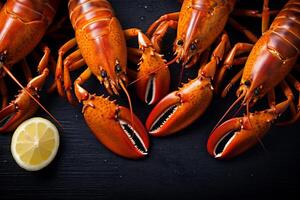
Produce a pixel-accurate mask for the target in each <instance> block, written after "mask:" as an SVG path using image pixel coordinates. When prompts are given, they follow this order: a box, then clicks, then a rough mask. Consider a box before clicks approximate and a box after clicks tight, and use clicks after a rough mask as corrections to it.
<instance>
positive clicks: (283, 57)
mask: <svg viewBox="0 0 300 200" xmlns="http://www.w3.org/2000/svg"><path fill="white" fill-rule="evenodd" d="M295 5H297V1H295V0H293V1H289V3H287V4H286V6H285V7H284V9H283V10H282V11H281V12H280V13H279V14H278V16H277V17H276V18H275V20H274V22H273V23H272V25H271V27H270V29H269V30H268V31H267V32H265V33H264V34H263V35H262V36H261V38H260V39H259V40H258V41H257V43H256V44H255V45H254V47H253V50H252V51H251V53H250V55H249V59H248V60H247V62H246V64H245V68H244V73H243V76H242V80H241V84H242V85H244V84H245V83H246V82H249V81H250V83H251V85H250V87H249V89H248V91H249V92H248V93H247V94H246V97H245V99H247V98H250V96H251V95H253V94H254V91H255V90H257V91H259V93H258V92H256V94H257V95H256V97H255V98H256V99H259V98H261V97H263V96H265V94H266V93H267V92H269V91H270V89H272V88H274V87H275V86H276V85H278V83H280V82H281V81H282V80H283V79H284V78H285V77H286V76H287V74H289V72H290V71H291V69H292V68H293V67H294V65H295V63H296V61H297V59H298V56H299V52H300V25H299V24H297V23H296V22H295V19H294V18H293V17H292V18H291V17H290V16H296V14H297V13H298V14H299V13H300V8H298V9H297V6H296V7H295ZM242 87H244V86H242ZM257 88H258V89H257ZM241 90H243V88H241ZM255 101H256V100H255Z"/></svg>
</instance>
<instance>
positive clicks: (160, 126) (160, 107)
mask: <svg viewBox="0 0 300 200" xmlns="http://www.w3.org/2000/svg"><path fill="white" fill-rule="evenodd" d="M212 97H213V90H212V86H211V81H210V79H209V78H204V77H198V78H196V79H194V80H192V81H190V82H189V83H187V84H185V85H183V87H182V88H179V90H178V91H174V92H172V93H170V94H169V95H167V96H166V97H165V98H163V99H162V100H161V101H160V102H159V103H158V104H157V105H156V106H155V107H154V109H153V110H152V112H151V113H150V115H149V116H148V118H147V122H146V128H147V130H148V131H149V133H150V134H152V135H153V136H166V135H170V134H172V133H175V132H177V131H179V130H181V129H183V128H185V127H187V126H188V125H190V124H191V123H192V122H193V121H195V120H196V119H197V118H199V117H200V116H201V115H202V114H203V113H204V112H205V110H206V109H207V107H208V106H209V104H210V102H211V100H212Z"/></svg>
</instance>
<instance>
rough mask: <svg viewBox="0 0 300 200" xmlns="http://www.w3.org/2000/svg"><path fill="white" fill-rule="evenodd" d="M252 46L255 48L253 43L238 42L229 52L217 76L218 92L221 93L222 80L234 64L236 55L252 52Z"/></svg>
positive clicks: (216, 87)
mask: <svg viewBox="0 0 300 200" xmlns="http://www.w3.org/2000/svg"><path fill="white" fill-rule="evenodd" d="M252 48H253V44H249V43H237V44H235V45H234V47H233V48H232V50H231V51H230V52H229V53H228V55H227V57H226V59H225V60H224V63H223V66H222V68H221V69H220V71H219V73H218V75H217V78H216V81H215V89H216V93H219V91H220V86H221V82H222V80H223V79H224V76H225V73H226V71H227V70H228V69H230V67H231V66H232V64H233V62H234V57H235V56H236V55H239V54H242V53H246V52H250V51H251V50H252Z"/></svg>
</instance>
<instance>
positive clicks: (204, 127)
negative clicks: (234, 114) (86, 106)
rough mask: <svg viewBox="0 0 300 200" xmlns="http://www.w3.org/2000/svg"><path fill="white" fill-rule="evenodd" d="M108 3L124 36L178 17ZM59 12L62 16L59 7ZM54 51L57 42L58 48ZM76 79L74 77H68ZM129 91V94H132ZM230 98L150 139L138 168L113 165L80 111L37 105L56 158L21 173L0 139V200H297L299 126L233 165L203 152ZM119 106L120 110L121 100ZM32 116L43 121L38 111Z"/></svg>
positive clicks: (235, 37) (132, 0)
mask: <svg viewBox="0 0 300 200" xmlns="http://www.w3.org/2000/svg"><path fill="white" fill-rule="evenodd" d="M110 2H111V3H112V5H113V7H114V9H115V11H116V14H117V16H118V18H119V19H120V21H121V23H122V25H123V27H124V28H129V27H140V28H141V29H142V30H146V28H147V27H148V26H149V25H150V24H151V22H153V21H154V20H155V19H157V18H158V17H159V16H160V15H162V14H164V13H168V12H174V11H177V10H179V9H180V4H179V3H178V2H177V1H175V0H164V1H163V0H126V1H125V0H111V1H110ZM283 2H285V1H278V0H274V1H271V7H272V8H274V7H277V8H280V7H281V6H282V3H283ZM237 6H239V7H250V6H251V7H252V8H257V9H261V7H262V0H257V1H247V2H246V3H245V2H239V3H238V4H237ZM62 12H67V11H66V8H65V7H63V8H62V9H61V13H62ZM238 20H239V21H240V22H241V23H243V24H244V25H245V26H247V27H249V28H250V29H251V30H252V31H254V32H256V34H259V33H260V20H259V19H256V20H253V19H249V18H246V19H243V18H240V19H238ZM226 30H227V31H228V32H229V34H230V38H231V41H232V43H235V42H236V41H247V40H246V39H245V38H244V37H242V36H240V34H239V33H237V32H235V31H233V30H232V29H231V28H230V27H227V28H226ZM63 33H64V32H63ZM69 37H70V38H71V37H72V33H70V36H69ZM174 37H175V36H174V32H172V31H171V32H170V33H169V34H168V37H167V38H168V39H167V40H166V42H165V44H164V46H165V52H168V51H169V52H170V51H171V45H172V39H173V38H174ZM60 43H62V41H57V44H60ZM55 51H56V50H55V49H54V50H53V52H55ZM167 58H170V53H167ZM176 69H178V66H177V67H176V65H175V66H173V67H172V74H173V77H174V78H173V86H172V89H174V88H176V86H177V81H178V70H176ZM196 72H197V66H195V67H194V69H191V70H186V71H185V75H184V81H186V80H187V77H195V74H196ZM76 74H78V72H77V73H75V74H74V75H73V76H76ZM87 87H88V88H89V91H91V92H96V91H97V93H99V94H100V93H101V89H102V87H101V86H99V84H98V82H97V81H96V80H95V79H92V80H91V81H90V83H89V84H87ZM99 88H100V89H99ZM130 91H131V93H132V92H133V88H130ZM233 91H234V90H233ZM233 91H232V92H231V96H229V97H228V98H225V99H220V98H219V97H215V98H214V101H213V103H212V105H211V106H210V108H209V109H208V110H207V112H206V114H205V115H204V116H203V117H202V118H201V119H199V120H197V121H196V122H195V123H194V124H192V125H191V126H189V127H188V128H186V129H185V130H183V131H181V132H180V133H178V134H177V135H173V136H170V137H166V138H151V151H150V154H149V156H148V157H147V158H145V159H142V160H138V161H132V160H127V159H124V158H121V157H118V156H116V155H115V154H113V153H111V152H110V151H109V150H107V149H106V148H105V147H104V146H103V145H102V144H100V143H99V142H98V141H97V140H96V139H95V137H94V136H93V134H92V133H91V132H90V130H89V129H88V128H87V126H86V125H85V122H84V119H83V118H82V115H81V108H80V106H77V107H72V106H70V105H69V104H68V103H67V102H66V101H65V100H64V99H62V98H59V97H58V95H57V94H53V95H51V96H46V95H44V96H43V100H42V101H43V104H44V105H46V107H47V108H48V109H49V110H50V111H51V112H52V113H53V114H54V116H55V117H56V118H57V119H58V120H59V121H60V122H61V124H62V125H63V127H64V129H63V130H62V131H61V144H60V148H59V151H58V155H57V156H56V158H55V160H54V161H53V162H52V163H51V164H50V165H49V166H48V167H47V168H45V169H43V170H41V171H38V172H27V171H25V170H23V169H21V168H20V167H19V166H18V165H17V164H16V163H15V161H14V160H13V158H12V155H11V153H10V143H11V136H12V134H4V135H1V137H0V195H1V197H0V198H1V199H6V198H16V197H19V198H24V197H30V198H34V199H37V198H51V199H52V198H80V199H82V198H84V199H86V198H92V197H98V198H101V199H121V198H122V199H127V198H128V199H129V198H130V199H171V198H172V199H179V198H181V199H183V198H184V199H194V198H200V197H202V199H203V198H210V199H221V198H222V199H237V198H241V199H257V198H259V197H261V198H266V197H269V198H271V197H285V199H299V188H298V186H299V183H298V181H299V166H298V164H299V160H300V151H299V148H298V146H299V144H300V141H299V138H300V137H299V130H298V131H297V129H298V128H300V126H299V122H298V123H297V124H294V125H291V126H287V127H277V126H273V128H272V130H271V131H270V132H269V134H267V136H266V137H265V138H264V139H263V145H257V146H256V147H254V148H253V149H251V150H250V151H248V152H247V153H245V154H243V155H242V156H240V157H238V158H236V159H234V160H231V161H218V160H215V159H213V158H211V157H210V156H209V155H208V153H207V152H206V141H207V137H208V134H209V132H210V131H211V130H212V128H213V126H214V125H215V124H216V122H217V121H218V120H219V119H220V117H221V115H222V114H223V113H224V111H225V109H226V108H228V106H229V105H230V104H231V103H232V102H233V101H234V99H235V96H234V94H233V93H234V92H233ZM132 96H133V98H134V95H132ZM296 98H298V95H297V96H296ZM133 101H134V111H135V113H136V114H137V115H138V116H139V117H140V119H141V120H142V121H143V122H145V120H146V117H147V114H148V113H149V112H150V110H151V108H150V107H148V106H146V105H144V104H143V103H141V102H140V101H139V100H137V99H133ZM121 102H123V103H124V102H125V104H126V102H127V101H126V98H125V97H124V96H122V98H121V101H120V103H121ZM36 116H43V117H46V118H49V117H48V116H47V115H46V114H45V113H44V112H42V111H39V112H38V113H37V114H36ZM294 195H295V197H294V198H292V196H294Z"/></svg>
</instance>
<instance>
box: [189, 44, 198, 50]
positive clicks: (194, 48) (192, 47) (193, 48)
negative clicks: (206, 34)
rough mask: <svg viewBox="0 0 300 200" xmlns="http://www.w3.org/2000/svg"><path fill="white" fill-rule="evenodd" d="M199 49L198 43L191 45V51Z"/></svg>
mask: <svg viewBox="0 0 300 200" xmlns="http://www.w3.org/2000/svg"><path fill="white" fill-rule="evenodd" d="M196 49H197V45H196V44H194V43H193V44H191V46H190V50H191V51H194V50H196Z"/></svg>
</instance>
